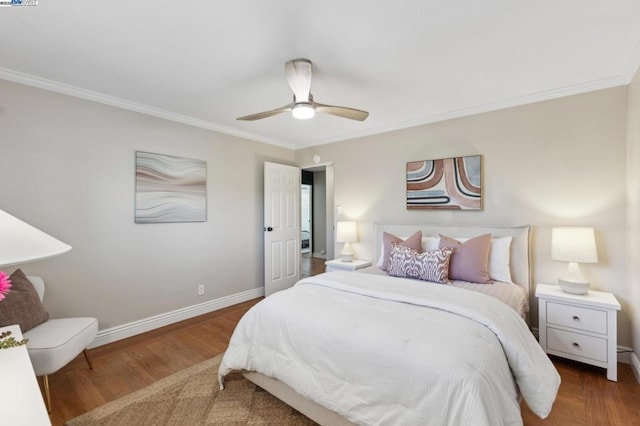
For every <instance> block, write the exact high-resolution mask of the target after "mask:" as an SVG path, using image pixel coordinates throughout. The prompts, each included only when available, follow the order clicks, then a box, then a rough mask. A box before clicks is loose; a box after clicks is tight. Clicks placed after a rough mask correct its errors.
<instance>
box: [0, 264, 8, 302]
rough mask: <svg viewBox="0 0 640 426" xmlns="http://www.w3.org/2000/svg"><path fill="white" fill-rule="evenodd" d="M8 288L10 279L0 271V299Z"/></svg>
mask: <svg viewBox="0 0 640 426" xmlns="http://www.w3.org/2000/svg"><path fill="white" fill-rule="evenodd" d="M10 288H11V280H10V279H9V275H7V274H6V273H4V272H2V271H0V300H2V299H4V295H5V294H7V293H9V289H10Z"/></svg>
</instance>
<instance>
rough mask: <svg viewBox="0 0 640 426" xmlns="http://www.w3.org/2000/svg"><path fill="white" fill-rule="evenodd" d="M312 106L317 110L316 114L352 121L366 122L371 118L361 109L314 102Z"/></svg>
mask: <svg viewBox="0 0 640 426" xmlns="http://www.w3.org/2000/svg"><path fill="white" fill-rule="evenodd" d="M312 105H313V106H314V108H315V109H316V112H322V113H325V114H331V115H336V116H338V117H342V118H348V119H350V120H358V121H364V120H366V119H367V117H368V116H369V113H368V112H367V111H363V110H361V109H355V108H348V107H343V106H337V105H324V104H319V103H317V102H313V103H312Z"/></svg>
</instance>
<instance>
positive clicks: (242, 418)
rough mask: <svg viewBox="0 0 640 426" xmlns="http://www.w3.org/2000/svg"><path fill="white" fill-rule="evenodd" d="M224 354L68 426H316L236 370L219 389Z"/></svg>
mask: <svg viewBox="0 0 640 426" xmlns="http://www.w3.org/2000/svg"><path fill="white" fill-rule="evenodd" d="M221 359H222V355H218V356H217V357H215V358H211V359H209V360H207V361H204V362H202V363H200V364H197V365H194V366H193V367H190V368H187V369H185V370H182V371H179V372H177V373H175V374H173V375H171V376H168V377H166V378H164V379H162V380H159V381H157V382H156V383H154V384H152V385H149V386H147V387H146V388H143V389H141V390H139V391H137V392H134V393H131V394H129V395H126V396H124V397H122V398H119V399H117V400H115V401H112V402H109V403H107V404H105V405H103V406H101V407H98V408H96V409H95V410H92V411H90V412H88V413H86V414H83V415H81V416H79V417H76V418H74V419H72V420H69V421H68V422H66V423H65V424H66V425H67V426H88V425H91V426H138V425H139V426H143V425H144V426H147V425H149V426H151V425H153V426H157V425H176V426H178V425H179V426H191V425H194V426H195V425H234V426H235V425H238V426H239V425H257V424H260V425H283V426H284V425H315V424H316V423H314V422H313V421H311V420H310V419H308V418H307V417H305V416H304V415H302V414H300V413H299V412H297V411H296V410H294V409H293V408H291V407H289V406H288V405H286V404H285V403H284V402H282V401H280V400H279V399H277V398H276V397H274V396H272V395H271V394H270V393H268V392H266V391H264V390H263V389H261V388H259V387H257V386H256V385H254V384H253V383H251V382H250V381H248V380H247V379H245V378H244V377H243V376H242V375H241V374H231V375H229V376H227V378H226V380H225V388H224V390H222V391H220V390H219V387H218V381H217V377H218V367H219V365H220V360H221Z"/></svg>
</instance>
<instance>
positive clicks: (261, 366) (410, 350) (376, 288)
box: [219, 271, 560, 426]
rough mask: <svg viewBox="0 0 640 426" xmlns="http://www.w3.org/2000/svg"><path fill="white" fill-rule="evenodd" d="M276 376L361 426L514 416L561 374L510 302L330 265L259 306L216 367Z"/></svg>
mask: <svg viewBox="0 0 640 426" xmlns="http://www.w3.org/2000/svg"><path fill="white" fill-rule="evenodd" d="M232 370H248V371H256V372H259V373H262V374H264V375H266V376H269V377H272V378H275V379H278V380H280V381H282V382H284V383H286V384H287V385H289V386H290V387H291V388H293V389H294V390H296V391H297V392H298V393H300V394H301V395H303V396H304V397H306V398H308V399H311V400H313V401H315V402H316V403H318V404H320V405H322V406H324V407H325V408H327V409H329V410H332V411H335V412H336V413H338V414H340V415H342V416H343V417H345V418H347V419H349V420H350V421H352V422H354V423H357V424H363V425H438V426H440V425H456V426H459V425H474V426H477V425H491V426H495V425H520V424H522V418H521V415H520V406H519V403H518V399H519V392H520V395H521V396H522V397H523V398H524V400H525V401H526V403H527V404H528V406H529V407H530V408H531V410H532V411H533V412H534V413H536V414H537V415H538V416H540V417H542V418H544V417H546V416H547V415H548V414H549V412H550V410H551V407H552V404H553V401H554V399H555V397H556V393H557V390H558V386H559V384H560V376H559V375H558V373H557V371H556V370H555V368H554V367H553V364H552V363H551V362H550V361H549V359H548V358H547V356H546V354H545V353H544V352H543V351H542V349H541V348H540V346H539V345H538V343H537V341H536V340H535V338H534V337H533V336H532V334H531V333H530V331H529V329H528V328H527V325H526V324H525V322H524V321H523V320H522V318H520V317H519V316H518V314H517V313H516V312H514V311H513V309H511V308H509V307H508V306H506V305H504V304H503V303H502V302H499V301H497V300H495V299H493V298H491V297H489V296H486V295H483V294H479V293H475V292H471V291H468V290H463V289H458V288H453V287H448V286H446V285H436V284H431V283H424V282H419V281H415V280H404V279H398V278H393V277H387V276H377V275H369V274H357V273H353V272H343V271H340V272H329V273H325V274H321V275H317V276H314V277H311V278H306V279H303V280H301V281H300V282H298V283H297V284H296V285H295V286H294V287H293V288H291V289H288V290H285V291H281V292H278V293H276V294H274V295H272V296H270V297H268V298H266V299H265V300H263V301H261V302H260V303H258V304H257V305H255V306H254V307H253V308H252V309H251V310H250V311H249V312H247V314H246V315H245V316H244V317H243V318H242V319H241V321H240V322H239V323H238V326H237V328H236V330H235V331H234V333H233V336H232V338H231V341H230V344H229V348H228V350H227V351H226V353H225V354H224V357H223V360H222V363H221V365H220V370H219V379H220V383H221V384H222V383H223V380H224V376H225V375H227V374H228V373H229V372H231V371H232Z"/></svg>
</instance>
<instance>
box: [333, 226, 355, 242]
mask: <svg viewBox="0 0 640 426" xmlns="http://www.w3.org/2000/svg"><path fill="white" fill-rule="evenodd" d="M336 241H337V242H339V243H355V242H357V241H358V230H357V228H356V223H355V222H338V224H337V229H336Z"/></svg>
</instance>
